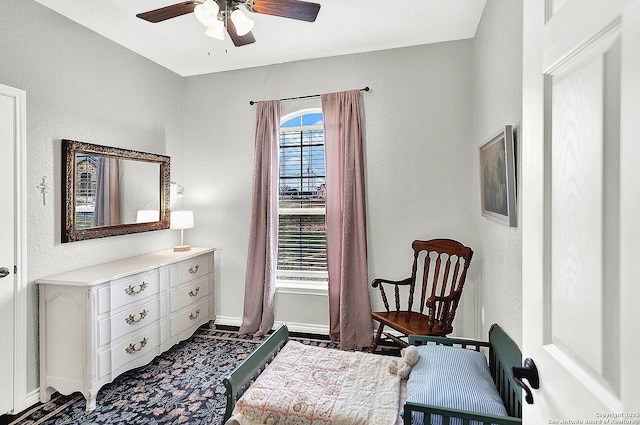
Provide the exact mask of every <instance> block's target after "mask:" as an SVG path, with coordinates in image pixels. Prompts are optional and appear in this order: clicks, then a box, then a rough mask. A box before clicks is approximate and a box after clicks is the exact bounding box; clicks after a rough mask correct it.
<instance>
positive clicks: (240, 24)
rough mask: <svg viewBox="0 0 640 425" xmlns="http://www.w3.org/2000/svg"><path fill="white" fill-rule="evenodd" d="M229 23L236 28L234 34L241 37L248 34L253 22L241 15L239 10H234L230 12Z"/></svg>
mask: <svg viewBox="0 0 640 425" xmlns="http://www.w3.org/2000/svg"><path fill="white" fill-rule="evenodd" d="M230 19H231V22H233V25H234V26H235V27H236V32H237V34H238V35H239V36H243V35H246V34H248V33H249V31H251V30H252V29H253V25H254V24H255V22H253V21H252V20H251V19H249V18H247V15H245V14H244V13H242V11H241V10H240V9H234V10H233V12H231V16H230Z"/></svg>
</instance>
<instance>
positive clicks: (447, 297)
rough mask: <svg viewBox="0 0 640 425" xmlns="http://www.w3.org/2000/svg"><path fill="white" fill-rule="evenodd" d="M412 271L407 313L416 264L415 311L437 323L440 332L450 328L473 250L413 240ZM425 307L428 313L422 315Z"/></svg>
mask: <svg viewBox="0 0 640 425" xmlns="http://www.w3.org/2000/svg"><path fill="white" fill-rule="evenodd" d="M411 247H412V248H413V252H414V254H413V268H412V269H411V284H410V289H409V299H408V310H409V311H416V310H413V298H414V293H415V289H416V284H417V282H416V279H417V278H418V277H419V276H420V275H419V274H418V264H419V263H422V271H421V273H422V275H421V277H422V279H421V280H422V282H421V286H420V288H421V291H420V305H419V309H418V310H417V311H419V312H420V313H421V314H427V315H428V316H429V317H430V319H431V320H435V321H437V322H438V323H439V325H438V328H439V329H441V330H448V329H453V325H452V323H453V319H454V317H455V314H456V309H457V308H458V302H459V301H460V296H461V295H462V289H463V287H464V282H465V280H466V278H467V269H468V268H469V264H470V263H471V258H472V257H473V250H472V249H471V248H469V247H467V246H464V245H463V244H461V243H460V242H457V241H454V240H451V239H432V240H429V241H413V243H412V244H411ZM425 308H426V309H428V313H425Z"/></svg>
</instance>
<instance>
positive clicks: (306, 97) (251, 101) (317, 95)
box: [249, 87, 371, 105]
mask: <svg viewBox="0 0 640 425" xmlns="http://www.w3.org/2000/svg"><path fill="white" fill-rule="evenodd" d="M369 90H371V89H370V88H369V87H365V88H363V89H360V91H369ZM320 96H322V95H320V94H310V95H307V96H296V97H285V98H284V99H280V100H281V101H285V100H298V99H310V98H312V97H320ZM256 103H258V102H257V101H255V100H250V101H249V105H255V104H256Z"/></svg>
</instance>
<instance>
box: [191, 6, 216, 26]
mask: <svg viewBox="0 0 640 425" xmlns="http://www.w3.org/2000/svg"><path fill="white" fill-rule="evenodd" d="M219 11H220V6H218V3H216V2H215V1H213V0H207V1H205V2H204V3H202V4H199V5H197V6H196V7H195V9H194V10H193V13H194V14H195V15H196V18H197V19H198V21H200V23H201V24H202V25H204V26H205V27H209V26H211V25H213V24H214V23H215V21H217V20H218V12H219Z"/></svg>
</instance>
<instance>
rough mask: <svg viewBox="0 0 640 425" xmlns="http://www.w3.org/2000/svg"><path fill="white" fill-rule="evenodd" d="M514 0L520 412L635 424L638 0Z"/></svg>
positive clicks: (540, 418)
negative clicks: (519, 99) (523, 369)
mask: <svg viewBox="0 0 640 425" xmlns="http://www.w3.org/2000/svg"><path fill="white" fill-rule="evenodd" d="M523 11H524V15H523V18H524V19H523V21H524V44H523V47H524V50H523V57H524V64H523V65H524V67H523V125H522V146H523V155H522V164H523V212H522V215H523V216H522V223H523V264H522V268H523V350H522V351H523V355H524V357H529V358H532V359H533V361H534V362H535V364H536V365H537V369H538V372H539V378H540V385H539V389H532V392H531V395H532V396H533V402H534V403H533V404H532V405H527V406H525V409H524V423H527V424H528V423H531V424H553V423H602V424H604V423H611V424H614V423H634V424H640V389H639V387H638V386H637V385H638V382H640V367H639V366H638V362H637V361H636V360H635V359H636V358H637V356H638V353H640V338H639V337H638V335H639V333H638V330H637V327H638V323H640V315H639V313H638V311H639V310H640V309H638V307H637V302H638V300H639V299H640V289H639V288H640V285H638V282H637V278H638V276H640V274H639V273H638V263H639V262H638V259H637V256H638V255H639V254H640V251H639V246H640V243H639V242H640V226H639V225H638V223H639V222H640V220H639V219H638V214H639V213H640V212H639V209H640V173H639V171H638V170H639V169H640V148H639V147H638V146H640V0H563V1H558V0H555V1H554V0H548V1H535V2H530V1H525V2H524V3H523ZM525 383H526V381H525ZM625 421H629V422H625Z"/></svg>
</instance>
